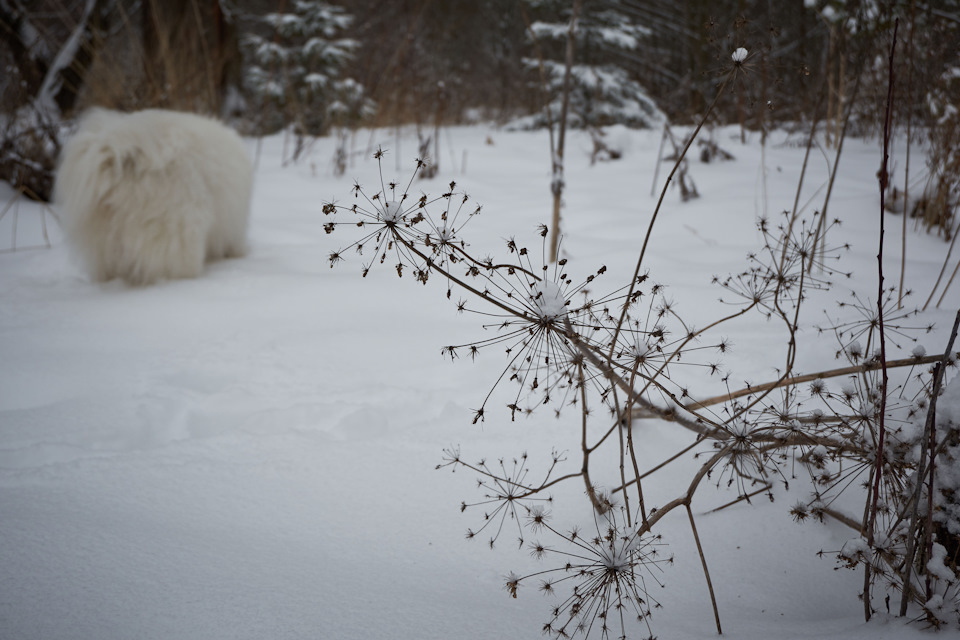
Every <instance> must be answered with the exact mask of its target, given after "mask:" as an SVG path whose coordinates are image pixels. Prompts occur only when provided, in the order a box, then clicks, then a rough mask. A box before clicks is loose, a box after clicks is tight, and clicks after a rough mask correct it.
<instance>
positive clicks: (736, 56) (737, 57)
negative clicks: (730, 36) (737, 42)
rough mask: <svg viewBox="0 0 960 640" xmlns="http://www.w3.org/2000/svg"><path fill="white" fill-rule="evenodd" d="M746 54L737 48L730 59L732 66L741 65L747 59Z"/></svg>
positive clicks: (743, 50) (744, 50) (740, 48)
mask: <svg viewBox="0 0 960 640" xmlns="http://www.w3.org/2000/svg"><path fill="white" fill-rule="evenodd" d="M747 53H748V52H747V50H746V49H744V48H743V47H739V48H737V50H736V51H734V52H733V55H731V56H730V57H731V58H732V59H733V62H734V64H736V65H737V66H739V65H741V64H743V61H744V60H746V59H747Z"/></svg>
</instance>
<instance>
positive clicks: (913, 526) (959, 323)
mask: <svg viewBox="0 0 960 640" xmlns="http://www.w3.org/2000/svg"><path fill="white" fill-rule="evenodd" d="M958 330H960V311H957V315H956V318H955V319H954V321H953V329H952V330H951V331H950V339H949V340H948V341H947V348H946V350H944V352H943V355H942V356H939V358H938V359H939V364H938V366H937V368H936V371H935V373H934V376H933V388H932V390H931V391H930V408H929V409H928V410H927V419H926V423H925V424H924V438H923V440H924V441H928V442H930V455H931V458H930V459H931V461H932V460H933V458H934V456H935V455H936V453H937V451H936V439H935V437H934V436H932V435H931V434H932V433H933V430H934V421H935V418H936V413H935V412H936V406H937V398H938V397H939V396H940V388H941V386H942V384H943V372H944V369H946V366H947V361H948V360H949V359H950V356H951V355H952V352H953V343H954V341H955V340H956V338H957V331H958ZM925 463H926V458H925V457H924V456H920V462H919V465H918V468H917V476H916V486H915V487H914V489H913V498H912V499H911V502H912V503H913V504H912V509H911V514H910V528H909V529H908V534H907V552H906V556H905V558H904V572H905V573H904V577H903V594H902V596H901V598H900V615H901V616H905V615H907V603H908V602H909V600H910V597H911V591H912V589H913V582H912V581H911V573H912V571H913V559H914V556H915V555H916V543H917V537H918V535H919V531H918V529H917V526H918V520H919V517H918V516H919V509H920V492H921V489H922V488H923V475H924V472H925V469H924V465H925ZM928 491H929V493H930V495H933V482H932V481H931V483H930V486H929V489H928Z"/></svg>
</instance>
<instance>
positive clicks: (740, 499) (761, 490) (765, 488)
mask: <svg viewBox="0 0 960 640" xmlns="http://www.w3.org/2000/svg"><path fill="white" fill-rule="evenodd" d="M772 488H773V485H771V484H768V485H765V486H763V487H760V488H759V489H757V490H756V491H753V492H751V493H746V494H744V495H742V496H740V497H738V498H737V499H736V500H731V501H730V502H728V503H727V504H724V505H720V506H719V507H717V508H716V509H711V510H710V513H717V512H718V511H723V510H724V509H727V508H729V507H732V506H733V505H736V504H740V503H741V502H743V501H744V500H746V501H747V502H750V498H752V497H754V496H758V495H760V494H761V493H764V492H765V491H770V489H772Z"/></svg>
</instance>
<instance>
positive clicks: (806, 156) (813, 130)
mask: <svg viewBox="0 0 960 640" xmlns="http://www.w3.org/2000/svg"><path fill="white" fill-rule="evenodd" d="M826 95H827V89H826V85H825V83H824V84H823V86H821V88H820V95H819V97H818V98H817V106H816V107H814V110H813V122H812V123H811V124H810V135H809V136H807V146H806V149H805V150H804V153H803V164H802V165H801V166H800V178H799V179H798V180H797V194H796V196H794V199H793V210H792V211H791V212H790V222H789V224H788V225H787V232H786V234H784V235H785V236H786V237H787V238H789V237H790V236H791V235H792V233H793V225H794V224H795V223H796V221H797V214H798V213H799V205H800V193H801V192H802V191H803V179H804V177H805V176H806V175H807V164H808V163H809V161H810V150H811V149H813V141H814V139H815V138H816V135H817V125H819V124H820V109H821V107H822V106H823V102H824V99H825V98H826ZM787 247H788V245H787V243H784V245H783V251H782V252H781V254H780V264H781V265H783V263H784V261H785V260H786V259H787ZM781 268H782V267H781Z"/></svg>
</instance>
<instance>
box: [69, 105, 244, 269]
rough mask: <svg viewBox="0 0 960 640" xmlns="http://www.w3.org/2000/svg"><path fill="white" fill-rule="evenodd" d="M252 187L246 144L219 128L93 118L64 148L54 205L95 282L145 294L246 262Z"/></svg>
mask: <svg viewBox="0 0 960 640" xmlns="http://www.w3.org/2000/svg"><path fill="white" fill-rule="evenodd" d="M252 179H253V168H252V165H251V163H250V158H249V156H248V155H247V151H246V149H245V148H244V146H243V141H242V140H241V139H240V136H238V135H237V134H236V132H234V131H233V130H231V129H229V128H227V127H226V126H224V125H223V124H221V123H220V122H218V121H216V120H213V119H210V118H206V117H203V116H198V115H194V114H189V113H178V112H174V111H164V110H159V109H150V110H146V111H140V112H137V113H131V114H123V113H119V112H116V111H109V110H105V109H94V110H92V111H90V112H88V113H87V114H86V115H85V116H84V117H83V119H82V120H81V122H80V128H79V130H78V131H77V133H76V134H75V135H74V136H73V137H72V138H71V139H70V140H69V141H68V142H67V144H66V145H65V147H64V150H63V154H62V156H61V158H60V166H59V169H58V171H57V176H56V183H55V185H54V200H55V202H56V203H57V204H58V205H59V208H60V210H61V212H62V221H63V226H64V230H65V232H66V235H67V239H68V241H69V243H70V245H71V246H72V248H73V249H74V251H75V252H76V254H77V255H78V256H79V258H80V259H81V260H82V262H83V265H84V267H85V268H86V270H87V271H88V273H89V274H90V277H91V278H93V279H94V280H109V279H112V278H123V279H124V280H126V281H127V282H129V283H131V284H136V285H143V284H150V283H152V282H155V281H156V280H160V279H164V278H193V277H196V276H198V275H200V273H201V272H202V270H203V265H204V262H205V261H207V260H216V259H219V258H228V257H235V256H241V255H243V254H244V253H245V251H246V246H247V245H246V235H247V220H248V218H249V213H250V192H251V185H252Z"/></svg>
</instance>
